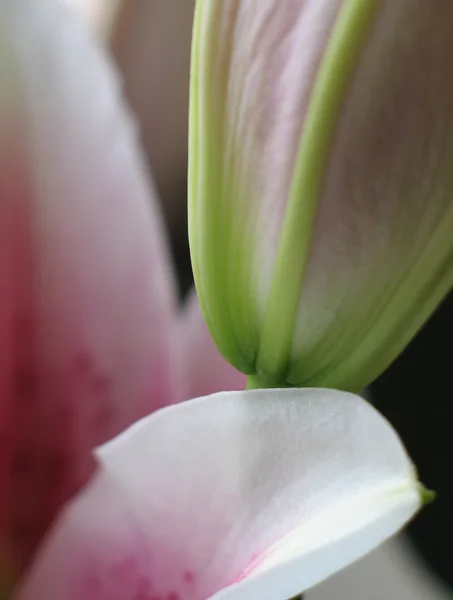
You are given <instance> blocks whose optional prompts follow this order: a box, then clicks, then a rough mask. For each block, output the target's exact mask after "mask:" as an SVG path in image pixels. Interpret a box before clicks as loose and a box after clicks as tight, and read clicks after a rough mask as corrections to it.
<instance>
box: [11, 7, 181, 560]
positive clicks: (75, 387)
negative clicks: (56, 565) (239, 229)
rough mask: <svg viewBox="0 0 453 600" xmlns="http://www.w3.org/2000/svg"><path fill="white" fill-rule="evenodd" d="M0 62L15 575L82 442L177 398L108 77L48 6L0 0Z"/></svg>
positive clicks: (156, 242) (148, 214) (136, 164)
mask: <svg viewBox="0 0 453 600" xmlns="http://www.w3.org/2000/svg"><path fill="white" fill-rule="evenodd" d="M73 16H74V15H73ZM0 65H1V67H2V70H1V72H0V76H1V81H0V90H1V91H0V133H1V134H2V135H1V136H0V186H1V190H0V191H1V194H0V213H1V217H2V218H1V219H0V242H1V243H0V269H1V272H0V280H1V281H2V294H1V297H2V299H1V300H0V303H1V304H0V358H1V360H0V363H1V365H2V366H1V371H0V373H1V378H0V379H1V382H0V386H1V387H0V390H1V392H0V439H1V440H2V444H1V446H2V450H0V458H1V459H2V460H0V464H1V466H0V472H1V476H0V489H1V490H2V491H1V495H0V557H1V560H3V557H4V556H5V555H7V556H8V558H9V559H11V560H12V562H13V565H14V566H10V567H9V568H11V569H13V571H14V570H15V569H16V568H17V563H18V562H21V560H22V559H24V558H25V556H27V555H28V554H29V552H30V551H31V549H32V548H33V547H34V545H35V544H36V542H37V540H38V539H39V538H40V536H41V535H42V533H43V532H44V531H45V529H46V527H47V526H48V524H49V522H50V521H51V520H52V518H53V516H54V515H55V513H56V511H57V510H58V509H59V507H60V506H61V504H62V502H64V501H66V500H67V498H68V496H69V495H70V494H71V493H72V492H74V491H75V489H77V488H78V487H79V486H80V485H81V484H82V483H84V482H85V481H86V479H87V477H88V476H89V474H90V473H91V472H92V469H93V459H92V456H91V449H92V448H93V446H96V445H99V444H100V443H103V442H104V441H106V440H107V439H109V438H110V437H112V436H113V435H116V434H117V433H118V432H119V431H121V430H122V429H123V428H124V427H126V426H128V425H129V424H131V423H132V422H133V421H135V420H136V419H137V418H139V417H141V416H144V415H146V414H148V413H149V412H150V411H152V410H154V409H155V408H158V407H161V406H163V405H165V404H168V403H169V402H173V401H174V400H176V399H179V398H180V397H181V390H180V389H179V377H180V374H179V371H178V372H176V371H175V369H176V368H177V365H176V364H174V357H175V356H176V352H175V343H174V342H175V339H174V337H175V335H176V334H177V332H176V330H175V326H176V323H173V319H174V314H175V302H174V294H173V281H172V276H171V275H172V274H171V271H170V268H169V263H168V257H167V255H166V247H165V239H164V235H163V232H162V231H161V224H160V215H159V214H158V213H157V209H156V206H155V203H154V199H153V190H152V186H150V182H149V181H148V178H147V176H146V173H145V171H144V168H143V165H142V161H141V157H140V155H139V151H138V147H137V140H136V131H135V128H134V126H133V123H132V122H131V118H130V116H129V115H128V113H127V111H126V110H125V108H124V107H123V105H122V102H121V99H120V94H119V90H118V84H117V79H116V75H115V73H114V72H113V71H112V68H111V66H110V65H109V64H108V62H107V61H106V59H105V57H104V55H103V54H102V52H101V50H100V49H99V48H98V47H97V45H96V44H95V42H94V41H93V39H91V37H90V36H89V34H88V33H87V32H86V31H85V29H84V28H83V27H82V26H81V24H80V23H78V22H77V21H76V20H75V19H74V20H72V19H71V14H70V12H69V9H67V8H65V7H64V6H63V5H60V3H59V2H53V1H51V0H42V1H40V2H35V1H34V0H13V1H2V2H0ZM178 369H179V367H178ZM2 452H3V454H1V453H2ZM16 554H17V556H16ZM1 570H2V567H1V566H0V571H1Z"/></svg>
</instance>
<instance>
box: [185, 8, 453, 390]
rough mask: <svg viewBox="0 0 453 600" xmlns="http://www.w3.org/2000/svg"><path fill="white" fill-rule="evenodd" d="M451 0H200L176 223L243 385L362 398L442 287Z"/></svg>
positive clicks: (448, 219) (215, 329) (452, 128)
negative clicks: (185, 226) (247, 379)
mask: <svg viewBox="0 0 453 600" xmlns="http://www.w3.org/2000/svg"><path fill="white" fill-rule="evenodd" d="M452 20H453V4H452V3H450V2H444V1H442V0H433V1H432V2H426V0H382V1H376V0H367V1H363V0H343V1H341V0H312V1H307V0H305V1H302V0H285V2H284V3H282V2H278V1H277V0H264V1H263V0H242V1H241V0H232V1H231V2H223V1H222V0H210V1H207V0H199V1H198V4H197V8H196V15H195V28H194V42H193V56H192V84H191V85H192V89H191V115H190V166H189V195H190V198H189V204H190V206H189V221H190V222H189V230H190V231H189V232H190V243H191V252H192V260H193V270H194V275H195V281H196V285H197V290H198V294H199V297H200V302H201V305H202V308H203V311H204V313H205V317H206V320H207V323H208V326H209V327H210V330H211V333H212V335H213V337H214V339H215V341H216V343H217V345H218V346H219V348H220V350H221V352H222V353H223V354H224V356H225V357H226V358H227V359H228V360H229V361H230V362H232V363H233V364H234V365H235V366H236V367H237V368H238V369H240V370H242V371H244V372H245V373H247V374H249V375H251V376H253V377H252V380H254V381H255V383H256V384H258V385H260V386H263V385H279V386H284V385H297V386H302V385H303V386H326V387H337V388H341V389H347V390H359V389H361V388H362V387H363V386H365V385H367V384H368V383H370V381H372V380H373V379H374V378H375V377H376V376H378V375H379V374H380V373H381V372H382V371H383V370H384V369H385V368H386V367H387V366H388V365H389V364H390V363H391V361H392V360H393V359H394V358H395V357H396V356H397V355H398V354H399V352H401V350H402V349H403V348H404V347H405V345H406V344H407V343H408V342H409V341H410V339H411V338H412V337H413V335H414V334H415V333H416V331H417V330H418V329H419V328H420V327H421V325H422V324H423V322H424V321H425V320H426V319H427V318H428V317H429V315H430V314H431V313H432V311H433V310H434V309H435V308H436V307H437V305H438V304H439V303H440V301H441V300H442V299H443V298H444V296H445V295H446V293H447V292H448V291H449V289H450V288H451V285H452V282H453V256H452V255H453V200H452V195H453V169H452V164H453V78H452V77H451V73H452V72H453V38H452V35H451V26H450V24H451V22H452Z"/></svg>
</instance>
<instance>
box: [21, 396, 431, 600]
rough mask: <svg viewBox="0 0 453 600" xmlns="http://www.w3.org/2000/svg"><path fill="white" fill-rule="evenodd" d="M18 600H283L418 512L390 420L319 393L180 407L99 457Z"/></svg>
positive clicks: (216, 399) (355, 401)
mask: <svg viewBox="0 0 453 600" xmlns="http://www.w3.org/2000/svg"><path fill="white" fill-rule="evenodd" d="M99 458H100V462H101V469H100V475H99V476H98V478H97V480H96V481H95V482H94V483H93V484H91V485H90V486H89V487H88V488H87V489H86V491H85V492H84V493H83V494H82V495H81V496H80V497H79V498H78V499H77V500H76V501H75V502H74V503H73V504H72V505H71V506H69V507H68V510H67V511H66V513H65V514H64V515H63V517H62V519H61V520H60V522H59V524H58V525H57V527H56V528H55V529H54V531H53V533H52V535H51V536H50V537H49V538H48V540H47V542H46V543H45V544H44V546H43V547H42V552H41V553H40V555H39V556H38V558H37V561H36V563H35V564H34V566H33V567H32V569H31V571H30V573H29V575H28V577H27V579H26V581H25V582H24V585H23V588H22V590H21V593H20V594H19V595H18V600H47V599H49V598H52V600H80V599H81V598H83V599H84V600H126V598H127V599H132V598H134V599H140V600H178V599H180V600H202V599H204V598H208V597H210V596H211V595H212V594H215V593H216V592H218V591H220V590H222V589H225V590H224V592H223V593H224V594H225V595H227V596H228V595H231V597H233V598H241V599H242V598H250V599H253V600H255V599H256V600H279V599H280V600H283V599H285V598H289V597H291V596H293V595H294V594H296V593H298V592H300V591H302V590H304V589H307V588H308V587H311V586H313V585H315V584H316V583H317V582H318V581H320V580H321V579H324V578H325V577H327V576H328V575H330V574H332V573H334V572H335V571H337V570H339V569H340V568H342V567H343V566H345V565H346V564H348V563H349V562H352V561H353V560H355V559H357V558H358V557H360V556H362V555H363V554H366V553H367V552H368V551H369V550H370V549H372V548H373V547H375V546H376V545H377V544H379V543H380V542H381V541H383V540H384V539H385V538H387V537H388V536H389V535H391V534H392V533H394V532H395V531H396V530H397V529H399V528H400V527H401V526H402V525H403V524H404V523H405V522H406V521H407V519H409V518H410V516H411V515H412V514H413V513H414V512H415V511H416V510H417V508H418V506H419V504H420V498H419V492H418V484H417V482H416V480H415V478H414V469H413V466H412V464H411V463H410V461H409V460H408V458H407V455H406V454H405V451H404V449H403V447H402V445H401V443H400V441H399V440H398V437H397V435H396V433H395V432H394V431H393V430H392V428H391V426H390V425H389V424H388V423H387V422H386V421H385V420H384V419H383V418H382V417H381V416H380V415H379V413H377V411H375V410H374V409H373V408H372V407H371V406H370V405H369V404H368V403H366V402H365V401H364V400H362V399H361V398H359V397H357V396H353V395H351V394H346V393H342V392H335V391H332V390H322V389H316V390H315V389H311V390H310V389H306V390H265V391H261V390H260V391H253V392H229V393H224V394H215V395H213V396H209V397H207V398H201V399H198V400H194V401H189V402H186V403H182V404H180V405H178V406H174V407H170V408H167V409H163V410H162V411H160V412H159V413H157V414H155V415H152V416H151V417H149V418H147V419H144V420H143V421H141V422H140V423H138V424H136V425H134V426H133V427H132V428H131V429H130V430H128V431H127V432H126V433H124V434H122V435H120V436H119V437H118V438H116V439H115V440H113V441H112V442H110V443H108V444H107V445H106V446H104V447H103V448H101V449H100V451H99Z"/></svg>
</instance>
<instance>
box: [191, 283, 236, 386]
mask: <svg viewBox="0 0 453 600" xmlns="http://www.w3.org/2000/svg"><path fill="white" fill-rule="evenodd" d="M182 327H183V337H184V340H185V346H184V350H185V365H186V368H187V375H186V382H187V393H188V398H198V397H200V396H207V395H208V394H213V393H214V392H221V391H230V390H244V389H245V386H246V383H247V377H246V376H245V375H244V374H243V373H241V372H240V371H238V370H237V369H235V368H234V367H232V366H231V365H230V364H229V363H227V362H226V360H225V359H224V358H223V357H222V355H221V354H220V352H219V351H218V349H217V346H216V345H215V344H214V341H213V339H212V337H211V335H210V333H209V330H208V328H207V327H206V323H205V320H204V317H203V314H202V312H201V310H200V305H199V302H198V298H197V294H196V292H195V290H193V291H192V293H191V294H190V295H189V297H188V299H187V301H186V305H185V307H184V312H183V314H182Z"/></svg>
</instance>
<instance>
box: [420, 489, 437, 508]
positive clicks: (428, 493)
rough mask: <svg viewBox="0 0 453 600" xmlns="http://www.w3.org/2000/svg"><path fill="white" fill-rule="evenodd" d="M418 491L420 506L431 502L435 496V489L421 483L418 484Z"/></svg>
mask: <svg viewBox="0 0 453 600" xmlns="http://www.w3.org/2000/svg"><path fill="white" fill-rule="evenodd" d="M418 493H419V494H420V503H421V505H422V506H426V505H427V504H431V502H434V500H435V499H436V496H437V494H436V492H435V491H433V490H428V489H427V488H425V486H424V485H423V484H422V483H420V484H419V487H418Z"/></svg>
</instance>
